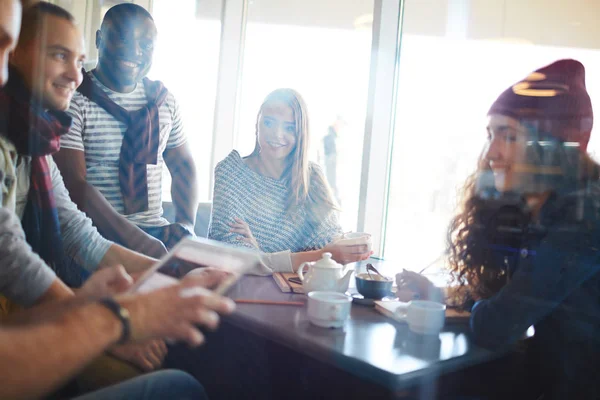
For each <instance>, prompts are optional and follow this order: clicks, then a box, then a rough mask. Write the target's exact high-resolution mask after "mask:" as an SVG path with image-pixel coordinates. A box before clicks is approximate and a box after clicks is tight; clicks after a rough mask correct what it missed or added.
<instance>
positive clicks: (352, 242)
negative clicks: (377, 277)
mask: <svg viewBox="0 0 600 400" xmlns="http://www.w3.org/2000/svg"><path fill="white" fill-rule="evenodd" d="M335 244H337V245H338V246H344V249H343V250H342V252H344V253H351V254H355V253H357V252H359V251H360V252H363V251H364V250H365V249H364V247H363V246H367V248H366V252H369V251H371V248H372V247H373V245H372V242H371V234H369V233H366V232H349V233H344V234H343V235H342V236H341V237H339V238H338V239H337V240H336V241H335Z"/></svg>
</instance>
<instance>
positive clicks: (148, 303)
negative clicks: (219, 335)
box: [117, 274, 235, 346]
mask: <svg viewBox="0 0 600 400" xmlns="http://www.w3.org/2000/svg"><path fill="white" fill-rule="evenodd" d="M216 275H217V274H204V275H203V276H199V277H194V276H193V275H192V276H186V277H185V278H183V279H182V281H181V283H179V284H177V285H173V286H168V287H165V288H162V289H158V290H155V291H152V292H149V293H144V294H135V295H129V296H124V297H121V298H117V301H119V303H121V305H122V306H123V307H125V308H126V309H127V310H128V311H129V314H130V321H131V340H132V342H138V343H139V342H144V341H147V340H150V339H158V338H160V339H174V340H184V341H186V342H187V343H189V344H190V345H192V346H198V345H200V344H202V343H203V342H204V336H203V335H202V333H201V332H200V331H199V330H198V326H204V327H206V328H209V329H216V327H217V326H218V324H219V315H218V314H230V313H232V312H233V310H234V309H235V303H234V302H233V301H232V300H231V299H228V298H226V297H223V296H219V295H217V294H215V293H212V292H211V291H209V290H208V289H206V287H210V286H211V285H214V284H215V283H216V282H217V281H218V279H219V278H218V276H216Z"/></svg>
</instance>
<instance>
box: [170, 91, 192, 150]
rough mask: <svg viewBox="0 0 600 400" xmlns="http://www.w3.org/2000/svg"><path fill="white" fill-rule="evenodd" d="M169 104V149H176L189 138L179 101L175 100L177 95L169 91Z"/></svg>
mask: <svg viewBox="0 0 600 400" xmlns="http://www.w3.org/2000/svg"><path fill="white" fill-rule="evenodd" d="M167 106H168V107H169V111H170V112H171V121H172V122H171V123H172V126H171V132H170V133H169V139H168V140H167V150H169V149H174V148H176V147H179V146H181V145H183V144H184V143H185V142H186V140H187V138H186V136H185V133H184V131H183V122H182V120H181V111H180V110H179V103H178V102H177V100H175V96H173V94H171V93H169V95H168V97H167Z"/></svg>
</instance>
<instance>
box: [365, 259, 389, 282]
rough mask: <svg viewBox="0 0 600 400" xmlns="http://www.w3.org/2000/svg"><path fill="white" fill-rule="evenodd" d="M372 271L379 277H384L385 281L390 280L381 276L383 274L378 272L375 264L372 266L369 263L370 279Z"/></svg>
mask: <svg viewBox="0 0 600 400" xmlns="http://www.w3.org/2000/svg"><path fill="white" fill-rule="evenodd" d="M371 271H373V272H375V273H376V274H377V275H379V276H380V277H382V278H383V279H384V280H386V281H387V280H388V278H387V277H385V276H383V275H382V274H381V272H379V271H377V268H375V267H374V266H373V264H371V263H368V264H367V273H368V274H369V278H371ZM371 279H373V278H371Z"/></svg>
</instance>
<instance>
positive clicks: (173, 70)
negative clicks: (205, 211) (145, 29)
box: [148, 0, 221, 201]
mask: <svg viewBox="0 0 600 400" xmlns="http://www.w3.org/2000/svg"><path fill="white" fill-rule="evenodd" d="M152 4H153V10H152V15H153V17H154V21H155V23H156V27H157V30H158V39H157V43H156V50H155V52H154V63H153V66H152V69H151V71H150V73H149V75H148V76H149V78H150V79H158V80H161V81H162V82H163V83H164V84H165V86H166V87H167V88H168V89H169V90H170V91H171V92H172V93H173V95H174V96H175V98H176V99H177V102H178V103H179V107H180V110H181V115H182V119H183V124H184V129H185V132H186V135H187V138H188V143H189V145H190V147H191V149H192V154H193V155H194V161H195V163H196V170H197V177H198V188H199V196H200V200H201V201H206V200H208V192H209V191H208V189H209V180H210V177H211V175H212V170H211V168H210V151H211V142H212V137H213V121H214V109H215V96H216V93H217V73H218V63H219V48H220V37H221V19H220V15H221V14H220V11H221V0H205V1H196V0H178V1H177V6H176V7H174V6H173V2H172V1H170V0H154V1H153V2H152ZM163 174H164V179H163V201H169V200H170V199H171V193H170V189H171V179H170V175H169V173H168V171H167V169H166V168H165V170H164V172H163Z"/></svg>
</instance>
